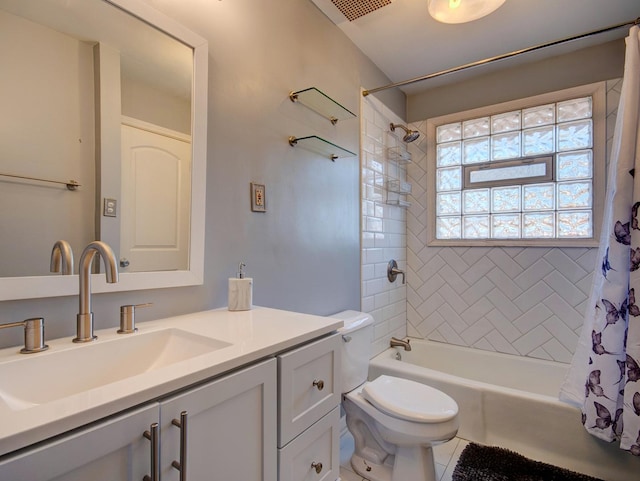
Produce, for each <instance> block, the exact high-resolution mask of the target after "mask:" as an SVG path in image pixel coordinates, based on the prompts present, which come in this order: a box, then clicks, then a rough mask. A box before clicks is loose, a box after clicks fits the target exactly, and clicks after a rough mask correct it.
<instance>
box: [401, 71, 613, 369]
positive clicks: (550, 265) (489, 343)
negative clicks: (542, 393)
mask: <svg viewBox="0 0 640 481" xmlns="http://www.w3.org/2000/svg"><path fill="white" fill-rule="evenodd" d="M621 85H622V82H621V80H613V81H610V82H607V155H608V153H609V152H610V150H611V148H610V146H611V138H612V136H613V127H614V124H615V116H616V112H617V106H618V101H619V98H620V88H621ZM533 114H535V115H533ZM544 114H545V112H544V111H542V112H534V113H532V117H531V118H532V119H533V120H531V121H537V120H535V119H537V118H538V117H539V116H540V115H542V116H543V117H544ZM493 120H494V121H497V122H499V123H500V125H505V126H507V127H505V128H508V126H509V125H511V124H512V123H514V122H516V121H517V119H515V118H514V119H502V118H500V119H498V118H496V119H493ZM578 127H584V126H577V127H576V132H578V133H579V131H580V129H579V128H578ZM409 128H411V129H414V130H419V131H420V132H421V136H420V138H419V139H418V140H417V141H416V142H414V143H413V144H410V145H409V150H410V152H411V153H412V156H413V162H412V163H411V164H409V165H408V166H407V174H408V175H407V181H408V182H409V183H411V184H412V187H413V188H412V192H411V194H410V195H409V196H408V200H409V201H410V202H411V206H410V207H409V208H408V211H407V264H408V265H407V283H408V285H407V319H408V322H407V334H408V335H409V336H413V337H419V338H425V339H432V340H436V341H442V342H448V343H451V344H458V345H463V346H469V347H475V348H478V349H484V350H490V351H498V352H504V353H508V354H515V355H520V356H530V357H536V358H542V359H549V360H555V361H560V362H567V363H568V362H570V361H571V357H572V355H573V352H574V350H575V347H576V345H577V342H578V336H579V334H580V330H581V328H582V319H583V313H584V312H585V308H586V304H587V303H588V296H589V292H590V289H591V279H592V272H593V270H594V267H595V265H596V255H597V249H596V248H546V247H522V248H520V247H507V248H505V247H427V246H426V225H427V224H426V222H427V215H426V196H427V190H426V186H427V181H426V172H427V164H426V162H427V158H426V144H425V139H426V135H425V134H426V132H425V130H426V122H424V121H423V122H416V123H413V124H411V125H410V126H409ZM461 128H462V127H461ZM464 128H465V129H468V130H469V131H471V130H473V129H475V130H478V131H482V129H483V128H484V129H485V130H486V126H484V127H483V125H465V126H464ZM475 130H473V131H474V132H475ZM481 133H482V132H481ZM440 134H441V135H442V136H445V134H446V132H443V133H439V135H440ZM578 137H579V136H578ZM445 138H446V136H445ZM468 147H469V148H471V147H474V148H476V147H477V146H468ZM445 153H446V152H445ZM442 159H443V160H442V162H445V163H446V156H445V155H444V153H443V157H442ZM569 160H572V159H569ZM459 202H460V201H459V200H458V199H452V203H451V207H450V208H452V209H459V208H460V207H459V205H460V204H459ZM571 222H572V219H567V224H570V223H571ZM481 225H482V224H478V225H476V226H468V228H471V227H474V228H475V229H478V227H479V226H481ZM450 228H451V229H460V228H463V229H464V226H462V227H461V226H451V227H450ZM485 228H488V227H485Z"/></svg>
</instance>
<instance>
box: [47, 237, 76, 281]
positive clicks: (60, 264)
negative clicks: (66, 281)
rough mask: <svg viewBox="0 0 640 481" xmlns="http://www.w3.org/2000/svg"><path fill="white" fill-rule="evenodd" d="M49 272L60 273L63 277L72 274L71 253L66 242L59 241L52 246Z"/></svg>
mask: <svg viewBox="0 0 640 481" xmlns="http://www.w3.org/2000/svg"><path fill="white" fill-rule="evenodd" d="M49 270H50V271H51V272H60V273H62V275H63V276H70V275H72V274H73V251H72V250H71V246H70V245H69V243H68V242H67V241H66V240H59V241H56V243H55V244H53V249H51V264H50V265H49Z"/></svg>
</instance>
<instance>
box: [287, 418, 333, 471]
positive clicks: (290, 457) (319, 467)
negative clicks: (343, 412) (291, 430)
mask: <svg viewBox="0 0 640 481" xmlns="http://www.w3.org/2000/svg"><path fill="white" fill-rule="evenodd" d="M339 475H340V408H339V407H335V408H333V410H332V411H331V412H330V413H329V414H327V415H325V416H324V417H323V418H322V419H320V420H319V421H318V422H316V423H315V424H314V425H312V426H311V427H310V428H309V429H307V430H306V431H305V432H303V433H302V434H301V435H300V436H298V437H297V438H295V439H294V440H293V441H291V442H290V443H289V444H287V445H286V446H285V447H284V448H280V449H278V480H279V481H335V480H336V479H338V476H339Z"/></svg>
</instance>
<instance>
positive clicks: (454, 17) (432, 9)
mask: <svg viewBox="0 0 640 481" xmlns="http://www.w3.org/2000/svg"><path fill="white" fill-rule="evenodd" d="M504 2H505V0H428V1H427V5H428V7H427V8H428V9H429V14H430V15H431V16H432V17H433V18H435V19H436V20H437V21H438V22H443V23H464V22H471V21H472V20H477V19H479V18H482V17H484V16H486V15H489V14H490V13H491V12H493V11H494V10H497V9H498V8H499V7H500V6H501V5H502V4H503V3H504Z"/></svg>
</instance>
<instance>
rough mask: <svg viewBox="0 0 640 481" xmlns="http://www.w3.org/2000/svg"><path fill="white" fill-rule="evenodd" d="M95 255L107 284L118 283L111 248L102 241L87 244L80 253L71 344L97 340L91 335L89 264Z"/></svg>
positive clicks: (116, 269) (91, 315)
mask: <svg viewBox="0 0 640 481" xmlns="http://www.w3.org/2000/svg"><path fill="white" fill-rule="evenodd" d="M96 254H99V255H100V257H102V260H103V261H104V266H105V275H106V277H107V282H109V283H114V282H118V263H117V261H116V256H115V255H114V253H113V251H112V250H111V247H109V246H108V245H107V244H106V243H104V242H102V241H93V242H91V243H89V245H87V247H85V248H84V250H83V251H82V255H81V256H80V265H79V268H78V274H79V275H78V277H79V279H80V291H79V294H78V297H79V311H78V315H77V316H76V323H77V332H76V337H75V338H74V339H73V342H90V341H93V340H95V339H97V336H95V335H94V334H93V312H91V264H92V263H93V259H94V256H95V255H96Z"/></svg>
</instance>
